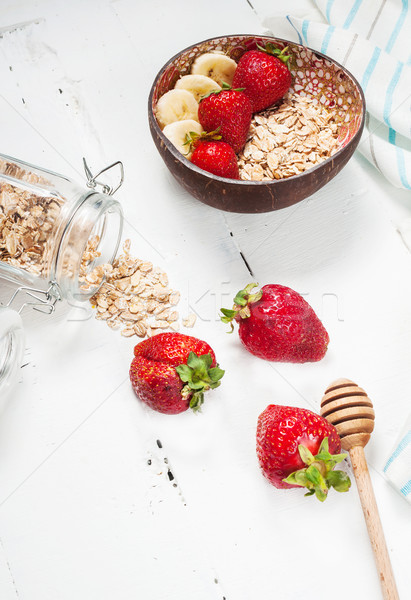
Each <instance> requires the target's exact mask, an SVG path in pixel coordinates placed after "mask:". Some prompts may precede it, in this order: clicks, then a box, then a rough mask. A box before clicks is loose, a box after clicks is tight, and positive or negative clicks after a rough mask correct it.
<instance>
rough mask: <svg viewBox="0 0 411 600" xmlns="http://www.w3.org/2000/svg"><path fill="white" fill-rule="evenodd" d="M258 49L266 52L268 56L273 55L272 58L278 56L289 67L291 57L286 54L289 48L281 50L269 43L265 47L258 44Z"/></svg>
mask: <svg viewBox="0 0 411 600" xmlns="http://www.w3.org/2000/svg"><path fill="white" fill-rule="evenodd" d="M257 48H258V49H259V50H261V52H265V53H266V54H271V55H272V56H276V57H277V58H279V59H280V60H281V61H282V62H283V63H284V64H285V65H287V66H288V61H289V60H290V55H289V54H285V52H286V51H287V50H288V46H286V47H285V48H283V49H282V50H280V49H279V48H277V47H276V46H274V44H272V43H271V42H267V43H266V45H265V46H260V45H259V44H257Z"/></svg>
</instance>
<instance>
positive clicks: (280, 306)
mask: <svg viewBox="0 0 411 600" xmlns="http://www.w3.org/2000/svg"><path fill="white" fill-rule="evenodd" d="M256 285H257V284H255V283H250V284H249V285H247V287H246V288H245V289H244V290H240V291H239V292H238V294H237V296H236V297H235V298H234V307H233V309H231V310H229V309H225V308H222V309H221V312H222V313H223V315H224V316H223V317H221V320H222V321H223V323H230V322H231V321H232V320H233V319H235V320H236V321H237V322H238V323H239V330H238V333H239V335H240V339H241V341H242V343H243V344H244V346H245V347H246V348H247V350H249V351H250V352H251V353H252V354H255V355H256V356H259V357H260V358H265V359H266V360H274V361H278V362H294V363H304V362H315V361H318V360H321V359H322V358H323V357H324V355H325V353H326V351H327V346H328V342H329V337H328V333H327V331H326V330H325V328H324V326H323V324H322V323H321V321H320V320H319V318H318V317H317V315H316V314H315V312H314V311H313V309H312V308H311V306H310V305H309V304H308V302H306V300H304V298H303V297H302V296H300V294H298V293H297V292H295V291H294V290H292V289H291V288H288V287H285V286H283V285H275V284H274V285H265V286H264V287H262V288H261V291H260V292H257V293H255V294H252V293H251V290H252V289H253V288H254V287H255V286H256ZM232 328H233V326H232ZM233 329H234V328H233Z"/></svg>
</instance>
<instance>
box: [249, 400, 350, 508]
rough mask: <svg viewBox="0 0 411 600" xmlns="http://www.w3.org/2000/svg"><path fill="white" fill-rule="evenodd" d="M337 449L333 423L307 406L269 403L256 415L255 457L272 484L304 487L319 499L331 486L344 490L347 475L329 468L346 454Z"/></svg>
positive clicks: (345, 488)
mask: <svg viewBox="0 0 411 600" xmlns="http://www.w3.org/2000/svg"><path fill="white" fill-rule="evenodd" d="M340 450H341V440H340V438H339V435H338V433H337V430H336V429H335V427H334V426H333V425H331V424H330V423H329V422H328V421H326V419H324V418H323V417H320V416H319V415H317V414H315V413H314V412H312V411H310V410H306V409H304V408H296V407H292V406H278V405H275V404H271V405H269V406H267V408H266V409H265V410H264V411H263V412H262V413H261V415H260V416H259V418H258V423H257V457H258V461H259V463H260V467H261V469H262V472H263V474H264V476H265V477H266V478H267V479H268V481H270V483H272V484H273V485H274V486H275V487H276V488H279V489H287V488H293V487H304V488H306V489H308V492H307V493H306V496H311V495H314V494H315V496H316V497H317V498H318V500H320V501H321V502H323V501H324V500H325V499H326V498H327V494H328V490H329V489H330V488H331V487H333V488H334V489H335V490H336V491H337V492H346V491H348V489H349V488H350V485H351V482H350V479H349V477H348V475H347V474H346V473H345V472H344V471H340V470H336V471H334V470H333V469H334V467H335V466H336V465H337V464H338V463H340V462H341V461H342V460H344V458H346V456H347V455H346V454H340Z"/></svg>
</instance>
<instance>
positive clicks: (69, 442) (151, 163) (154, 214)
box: [0, 0, 411, 600]
mask: <svg viewBox="0 0 411 600" xmlns="http://www.w3.org/2000/svg"><path fill="white" fill-rule="evenodd" d="M51 6H52V8H51ZM205 7H207V10H206V8H205ZM187 10H191V11H192V10H193V4H192V3H189V2H186V1H183V0H180V1H179V2H178V1H177V0H176V1H175V2H173V3H169V4H168V5H167V6H166V5H165V4H164V3H159V2H153V3H150V4H148V3H144V12H142V8H141V4H140V3H135V2H131V0H119V1H117V2H97V1H93V2H87V3H80V2H78V1H77V0H76V2H72V3H70V5H68V4H67V3H63V2H53V3H51V2H49V1H47V0H44V1H43V2H41V3H37V4H36V5H29V3H27V2H21V3H19V4H17V5H15V4H13V5H9V6H7V15H8V18H7V19H6V22H7V23H10V24H13V22H14V23H15V22H22V21H27V20H30V19H37V17H41V18H43V19H44V20H43V21H41V22H39V23H37V24H32V25H29V26H27V27H25V28H24V29H20V30H18V31H16V32H15V34H13V35H14V37H9V38H7V36H4V37H3V38H2V40H0V48H1V50H2V57H1V59H0V68H1V69H2V71H1V73H2V75H3V76H4V86H3V87H4V90H3V94H4V98H5V99H4V100H3V105H2V108H3V116H4V117H5V118H4V121H5V130H4V132H3V133H4V136H3V137H4V140H5V141H6V142H7V151H8V152H10V153H11V154H16V155H18V156H21V157H22V158H26V159H28V160H32V161H34V162H37V163H41V164H44V165H48V166H49V167H51V168H54V169H56V170H58V171H63V172H64V173H66V174H69V175H75V176H76V177H77V178H78V177H80V171H81V156H82V155H83V154H86V155H87V157H88V158H89V160H90V163H91V164H92V165H93V166H94V165H97V166H104V165H105V164H107V163H108V162H110V161H112V160H116V159H117V158H121V159H123V160H124V163H125V167H126V181H125V184H124V187H123V189H122V190H121V192H120V193H119V198H121V200H122V202H123V204H124V206H125V209H126V214H127V221H128V223H127V228H126V229H127V234H129V235H130V237H131V239H132V242H133V248H134V249H135V250H136V252H138V253H139V254H141V256H143V257H145V258H148V259H151V260H153V261H154V262H155V263H156V264H159V265H160V266H162V267H163V268H165V269H166V270H167V271H168V273H169V275H170V280H171V285H173V286H175V287H177V288H179V289H181V291H182V292H183V301H182V312H183V313H186V312H188V311H189V310H195V311H196V312H197V314H198V323H197V325H196V328H195V329H194V330H190V331H189V333H193V334H195V335H198V337H203V338H204V339H207V340H208V341H210V343H211V344H212V345H213V347H214V348H215V350H216V353H217V356H218V358H219V360H220V363H221V366H222V367H223V368H225V369H226V375H225V378H224V380H223V384H222V386H221V387H220V388H219V389H218V390H215V392H213V393H212V394H210V396H209V398H208V400H207V403H206V406H205V407H204V410H203V414H201V415H199V416H195V415H192V414H188V413H185V414H183V415H179V416H178V417H168V416H165V415H160V414H157V413H154V412H152V411H150V410H149V409H148V408H146V407H144V406H142V405H141V404H140V403H139V402H138V401H137V399H136V398H135V397H134V394H133V392H132V391H131V389H130V386H129V384H128V382H127V370H128V365H129V362H130V360H131V356H132V347H133V343H134V342H133V341H132V340H125V339H123V338H121V337H120V336H118V335H117V334H116V333H114V332H112V331H111V330H109V329H108V328H105V327H104V325H103V324H102V323H98V322H96V321H95V320H94V319H92V318H88V317H89V316H91V315H90V314H89V313H85V312H80V313H79V311H78V310H74V309H70V307H67V306H66V305H61V306H59V308H58V313H57V315H56V316H55V317H53V318H52V319H46V318H45V317H41V316H38V315H34V314H25V315H24V319H25V323H26V326H27V330H28V354H27V362H28V363H29V364H28V365H27V366H26V367H25V368H24V369H23V371H22V374H23V375H24V378H23V379H22V382H21V384H20V385H19V388H18V392H17V394H16V395H15V397H14V398H13V400H12V402H10V403H9V406H8V407H7V410H6V412H5V413H4V415H3V418H2V420H0V455H1V456H2V457H3V459H2V461H0V479H1V481H2V495H1V498H0V501H1V500H2V501H3V505H2V506H1V507H0V531H1V534H2V536H3V539H4V544H5V548H7V558H8V560H9V561H10V565H12V567H13V578H14V580H15V587H16V588H17V589H18V590H19V592H21V596H22V597H23V596H25V597H26V596H27V597H30V598H37V597H39V598H42V600H48V599H49V598H50V600H51V599H53V600H55V598H56V597H58V598H62V599H64V598H67V599H68V598H70V600H71V598H90V597H94V596H95V597H99V598H100V599H102V600H105V598H107V599H108V598H113V597H118V598H130V597H134V596H138V597H142V598H147V599H148V600H160V599H161V600H162V599H163V598H167V600H173V599H174V598H176V599H177V598H178V599H179V600H186V599H187V600H188V599H190V600H191V598H194V597H195V598H199V599H202V598H204V599H206V598H207V599H209V598H216V599H219V600H221V599H222V598H223V597H226V598H227V599H228V598H230V599H234V598H235V600H249V599H250V598H256V597H266V596H269V597H271V596H273V594H274V595H276V597H279V598H290V599H293V600H294V599H295V598H298V597H300V596H301V597H304V598H306V599H307V600H311V599H312V600H314V598H317V597H318V588H317V587H316V585H315V584H314V583H311V581H312V565H311V563H310V561H309V560H308V561H305V554H304V553H303V552H301V550H305V551H306V553H309V555H310V556H314V557H318V556H322V557H323V560H324V562H325V567H326V568H324V569H323V585H324V588H331V587H332V586H333V581H334V580H335V577H336V571H335V560H336V555H341V556H342V557H343V558H342V560H343V563H342V566H341V567H338V576H341V573H343V574H345V575H346V583H345V584H344V586H341V587H340V588H338V589H335V587H333V597H334V598H336V599H337V600H342V599H343V598H344V599H345V598H346V596H347V594H351V596H353V597H360V596H364V597H373V598H374V597H375V598H377V597H379V585H378V578H377V575H376V572H375V569H374V565H373V559H372V554H371V550H370V547H369V542H368V539H367V535H366V531H365V526H364V523H363V519H362V514H361V509H360V505H359V502H358V497H357V494H356V491H355V488H354V489H353V490H352V491H351V492H350V493H349V494H348V495H344V496H338V495H337V494H333V495H332V496H330V498H329V499H328V500H327V503H326V504H325V505H323V506H320V505H319V504H315V502H312V501H310V500H312V499H305V498H303V495H302V494H301V493H300V492H299V491H293V492H281V491H277V490H275V489H274V488H272V487H271V486H269V484H268V483H267V482H266V481H265V480H264V479H263V478H262V477H261V475H260V473H259V470H258V467H257V463H256V457H255V448H254V446H255V425H256V420H257V416H258V414H259V413H260V412H261V411H262V410H263V409H264V408H265V406H266V405H267V404H268V403H269V402H277V403H284V404H295V405H300V406H305V407H307V408H312V409H318V406H319V400H320V397H321V394H322V392H323V390H324V388H325V386H326V385H327V384H328V383H329V381H330V380H331V379H333V378H334V377H338V376H340V375H348V376H350V377H352V378H353V379H357V380H358V382H359V383H360V384H362V385H363V386H364V387H365V388H366V389H367V391H368V392H369V394H370V396H371V397H372V399H373V401H374V404H375V406H376V410H377V423H376V431H375V433H374V434H373V438H372V441H371V442H370V446H369V449H368V450H367V452H368V456H369V458H370V462H371V464H372V465H374V467H375V469H373V470H372V477H373V479H374V485H375V488H376V495H377V499H378V500H379V503H380V506H381V518H382V520H383V524H384V527H385V530H386V537H387V541H388V543H389V548H390V551H391V552H392V558H393V565H394V571H395V573H396V575H397V579H398V585H399V589H400V593H401V592H402V591H405V590H407V589H408V587H409V585H410V578H409V577H410V576H409V572H408V569H407V568H406V562H405V561H406V556H407V552H406V550H407V548H406V543H405V540H406V539H407V537H409V536H407V535H406V534H407V533H408V532H409V528H410V526H409V518H408V513H407V510H408V508H409V507H408V506H407V505H406V503H405V502H403V501H402V499H401V498H400V497H399V496H398V495H397V494H396V493H395V492H394V491H393V490H392V489H391V488H390V487H389V486H388V485H387V484H386V482H385V480H384V479H383V478H382V476H381V474H380V473H381V466H382V464H383V460H384V455H385V453H386V451H387V450H388V447H389V445H390V443H391V441H392V440H393V438H394V436H395V434H396V432H397V431H398V425H399V422H400V420H401V419H402V415H403V411H404V410H405V408H406V407H407V404H408V401H407V396H406V390H407V389H408V388H409V384H410V381H409V375H408V372H407V365H408V364H409V358H410V349H409V344H408V339H409V319H408V316H407V315H408V313H409V310H408V304H409V303H408V296H409V283H408V278H407V273H408V271H409V254H408V252H407V250H406V249H405V246H404V245H403V244H402V242H401V240H400V239H399V237H398V236H397V234H396V233H395V231H394V228H393V227H392V225H391V223H390V219H393V220H394V221H395V222H397V219H398V221H399V220H402V218H406V217H407V216H408V215H409V208H408V207H407V205H406V200H405V197H404V195H402V196H401V198H400V197H399V196H397V195H395V194H394V195H393V198H395V200H394V202H390V199H389V190H388V189H387V187H384V183H382V182H380V181H378V179H376V181H375V184H374V183H373V182H374V178H373V174H372V173H371V172H370V173H366V174H364V169H363V166H364V165H362V164H361V161H359V162H358V163H357V161H355V162H352V163H350V165H349V166H348V167H347V168H346V169H345V170H344V172H343V173H342V174H341V175H340V176H339V178H338V179H336V180H335V181H334V182H332V183H331V184H330V185H329V186H327V188H325V189H324V190H323V191H322V192H320V193H319V194H316V195H315V197H314V198H313V199H311V200H310V202H308V203H303V204H301V205H299V206H298V207H296V208H295V210H294V208H292V209H289V210H287V211H280V212H278V213H273V214H268V215H262V216H261V215H260V216H256V215H227V214H222V213H219V212H218V211H215V210H213V209H211V208H209V207H206V206H203V205H201V204H200V203H198V202H197V201H195V200H194V199H193V198H191V197H190V196H189V195H188V194H187V193H186V192H184V191H183V190H181V189H180V188H179V187H178V186H177V184H176V183H175V182H174V181H173V180H172V178H171V176H170V175H169V174H168V172H167V171H166V169H165V167H164V166H163V164H162V163H161V160H160V158H159V156H158V155H157V153H156V150H155V148H154V145H153V144H152V142H151V139H150V136H149V133H148V126H147V122H146V99H147V95H148V91H149V88H150V85H151V81H152V79H153V78H154V76H155V73H156V72H157V70H158V69H159V68H160V67H161V65H162V64H163V62H165V60H167V59H168V58H169V56H170V55H171V54H173V53H174V52H176V51H178V50H179V49H181V48H183V47H185V46H187V45H189V44H190V43H192V42H195V41H198V40H199V39H205V38H207V37H212V36H214V35H218V34H224V33H230V32H231V33H234V32H247V31H251V30H254V31H257V30H259V31H261V30H262V29H261V25H260V21H261V18H262V16H263V14H262V11H261V10H260V12H259V9H258V7H257V8H256V10H257V15H258V16H256V15H255V12H253V10H252V9H251V7H250V6H249V4H248V3H247V2H245V1H244V2H242V3H240V4H239V3H235V7H234V5H233V3H225V4H221V3H219V4H218V3H217V2H215V0H212V2H211V3H210V2H207V3H199V5H198V6H197V10H198V14H197V15H196V16H197V17H198V18H196V19H193V22H192V23H191V21H190V26H189V27H187V25H186V18H184V19H183V18H182V16H183V15H185V14H186V12H187ZM216 12H218V15H219V19H218V21H216V20H215V14H216ZM142 15H143V17H144V18H143V17H142ZM179 17H181V18H179ZM148 47H149V48H150V55H148V50H147V48H148ZM11 59H13V71H10V69H9V66H10V65H9V63H10V61H11ZM59 89H61V90H62V93H60V92H59ZM21 97H24V98H25V104H23V103H22V102H21ZM20 103H21V104H20ZM67 105H68V106H67ZM16 132H18V133H19V135H15V133H16ZM21 139H24V147H23V144H22V143H21V141H20V140H21ZM20 148H21V151H20ZM4 149H5V148H3V150H4ZM353 182H355V185H354V184H353ZM284 221H285V222H284ZM230 230H231V231H232V232H233V234H234V238H231V236H230V235H229V232H230ZM266 231H267V232H268V233H269V234H270V238H269V240H268V241H265V239H266V237H267V235H266V233H265V232H266ZM308 232H310V234H308ZM262 242H264V243H263V244H262ZM377 242H378V243H377ZM237 244H238V246H237ZM238 247H239V248H240V249H241V250H242V251H243V252H244V255H245V257H246V258H247V260H249V262H250V265H251V267H252V269H253V271H254V272H255V274H256V276H257V277H258V279H259V281H260V283H265V282H268V281H270V280H272V278H273V277H275V278H276V280H277V281H280V282H281V283H286V284H289V285H292V287H295V288H296V289H298V290H299V291H301V292H303V293H304V294H307V296H306V297H307V299H308V300H309V301H310V302H311V303H312V304H313V306H314V307H315V308H316V309H317V311H318V312H319V314H320V315H321V317H322V318H323V319H324V322H325V323H326V325H327V328H328V329H329V331H330V334H331V338H332V343H331V345H330V349H329V353H328V355H327V358H326V359H325V360H324V361H323V362H321V363H319V364H314V365H299V366H296V365H273V364H270V363H266V362H264V361H261V360H258V359H257V358H255V357H252V356H250V355H249V354H248V353H247V352H246V351H245V350H244V349H243V348H242V347H241V346H240V344H239V342H238V339H237V336H236V334H235V335H234V336H229V335H227V334H226V333H225V330H226V328H225V327H224V326H222V325H220V324H219V323H218V318H217V309H218V308H219V307H220V306H223V305H228V304H229V303H230V301H231V296H232V294H233V293H235V292H236V291H237V289H239V288H240V287H242V286H243V285H244V283H246V282H247V280H248V277H249V275H248V272H247V269H246V268H245V265H244V263H243V261H242V260H241V257H240V256H239V252H238ZM381 280H383V281H384V285H385V287H386V288H388V289H392V290H398V289H399V288H400V289H401V294H399V293H393V294H391V295H390V296H389V297H388V298H389V299H388V300H386V296H385V295H384V294H382V293H381ZM7 293H8V292H7V291H6V290H4V291H3V293H2V297H3V294H4V295H7ZM323 294H335V295H336V296H337V298H338V310H339V312H337V311H336V309H335V305H334V304H333V303H334V302H335V299H334V297H333V296H332V295H330V296H325V298H323ZM387 304H388V305H389V306H390V309H389V310H387ZM359 332H360V333H359ZM361 332H362V333H361ZM73 373H75V374H76V377H73V376H72V374H73ZM117 386H119V387H118V388H117ZM116 388H117V389H116ZM394 396H395V403H394V401H393V397H394ZM393 406H394V407H395V410H394V409H393ZM379 415H380V416H379ZM157 439H159V440H161V443H162V448H159V447H158V445H157V444H156V440H157ZM165 459H167V461H168V462H167V463H166V462H165ZM149 460H151V464H150V465H149V464H148V461H149ZM168 469H170V470H171V473H172V475H173V477H174V479H173V480H172V481H170V478H169V476H168ZM173 484H175V485H176V487H174V485H173ZM343 519H344V521H343ZM307 524H308V525H307ZM307 527H309V532H307ZM335 528H336V529H337V531H338V533H337V539H338V549H337V550H336V552H335V553H334V552H329V551H328V550H329V547H330V546H329V542H328V539H329V532H330V531H333V530H334V529H335ZM312 530H316V531H319V532H320V533H319V535H318V536H317V537H314V536H312V535H311V531H312ZM306 532H307V533H306ZM325 532H327V533H325ZM410 533H411V532H410ZM353 540H355V542H354V541H353ZM296 547H298V549H299V552H298V556H296ZM332 548H334V546H333V547H332ZM301 555H302V557H303V558H300V557H301ZM296 568H298V573H299V577H298V578H297V577H295V571H296ZM279 573H280V574H281V576H282V577H281V578H280V579H279V580H278V578H277V579H276V581H275V582H274V581H273V579H274V577H277V574H279ZM364 573H365V574H366V576H364ZM215 580H217V583H216V582H215ZM5 581H7V580H5ZM307 581H309V582H310V583H309V584H307ZM7 586H8V587H7ZM3 588H4V589H3ZM9 589H11V590H12V592H13V593H14V589H13V587H11V588H10V581H8V582H7V583H6V584H4V585H3V580H2V579H0V592H1V593H2V597H3V596H4V597H6V598H7V600H8V597H7V593H10V592H9ZM10 597H11V598H12V597H13V596H10Z"/></svg>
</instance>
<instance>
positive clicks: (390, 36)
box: [264, 0, 411, 189]
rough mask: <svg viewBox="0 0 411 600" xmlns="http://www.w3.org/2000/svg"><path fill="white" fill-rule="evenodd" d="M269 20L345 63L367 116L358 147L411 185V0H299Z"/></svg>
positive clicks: (274, 29)
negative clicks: (410, 5) (362, 96)
mask: <svg viewBox="0 0 411 600" xmlns="http://www.w3.org/2000/svg"><path fill="white" fill-rule="evenodd" d="M264 25H265V26H266V27H268V28H269V29H270V32H271V33H272V35H273V36H274V37H285V38H287V39H290V40H291V41H295V42H298V43H300V44H304V45H306V46H309V47H310V48H313V49H314V50H318V51H320V52H322V53H323V54H326V55H328V56H330V57H331V58H333V59H335V60H336V61H338V62H339V63H341V64H342V65H343V66H345V67H346V68H347V69H348V70H349V71H350V72H351V73H352V74H353V75H354V77H356V79H357V80H358V82H359V83H360V85H361V87H362V89H363V91H364V94H365V98H366V103H367V116H366V123H365V128H364V133H363V136H362V139H361V141H360V144H359V146H358V150H359V151H360V152H361V153H362V154H363V155H364V156H365V157H366V158H367V159H368V160H369V161H370V162H371V163H372V164H374V165H375V167H376V168H377V169H378V170H379V171H381V173H382V174H383V175H384V176H385V177H386V178H387V179H388V180H389V181H390V182H391V183H392V184H393V185H394V186H396V187H399V188H405V189H411V42H410V39H411V14H410V12H409V10H408V0H295V2H292V3H290V14H289V15H287V17H286V18H284V16H281V17H280V16H279V14H278V13H277V14H276V13H275V9H273V11H272V14H271V16H269V17H267V18H266V19H265V21H264Z"/></svg>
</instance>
